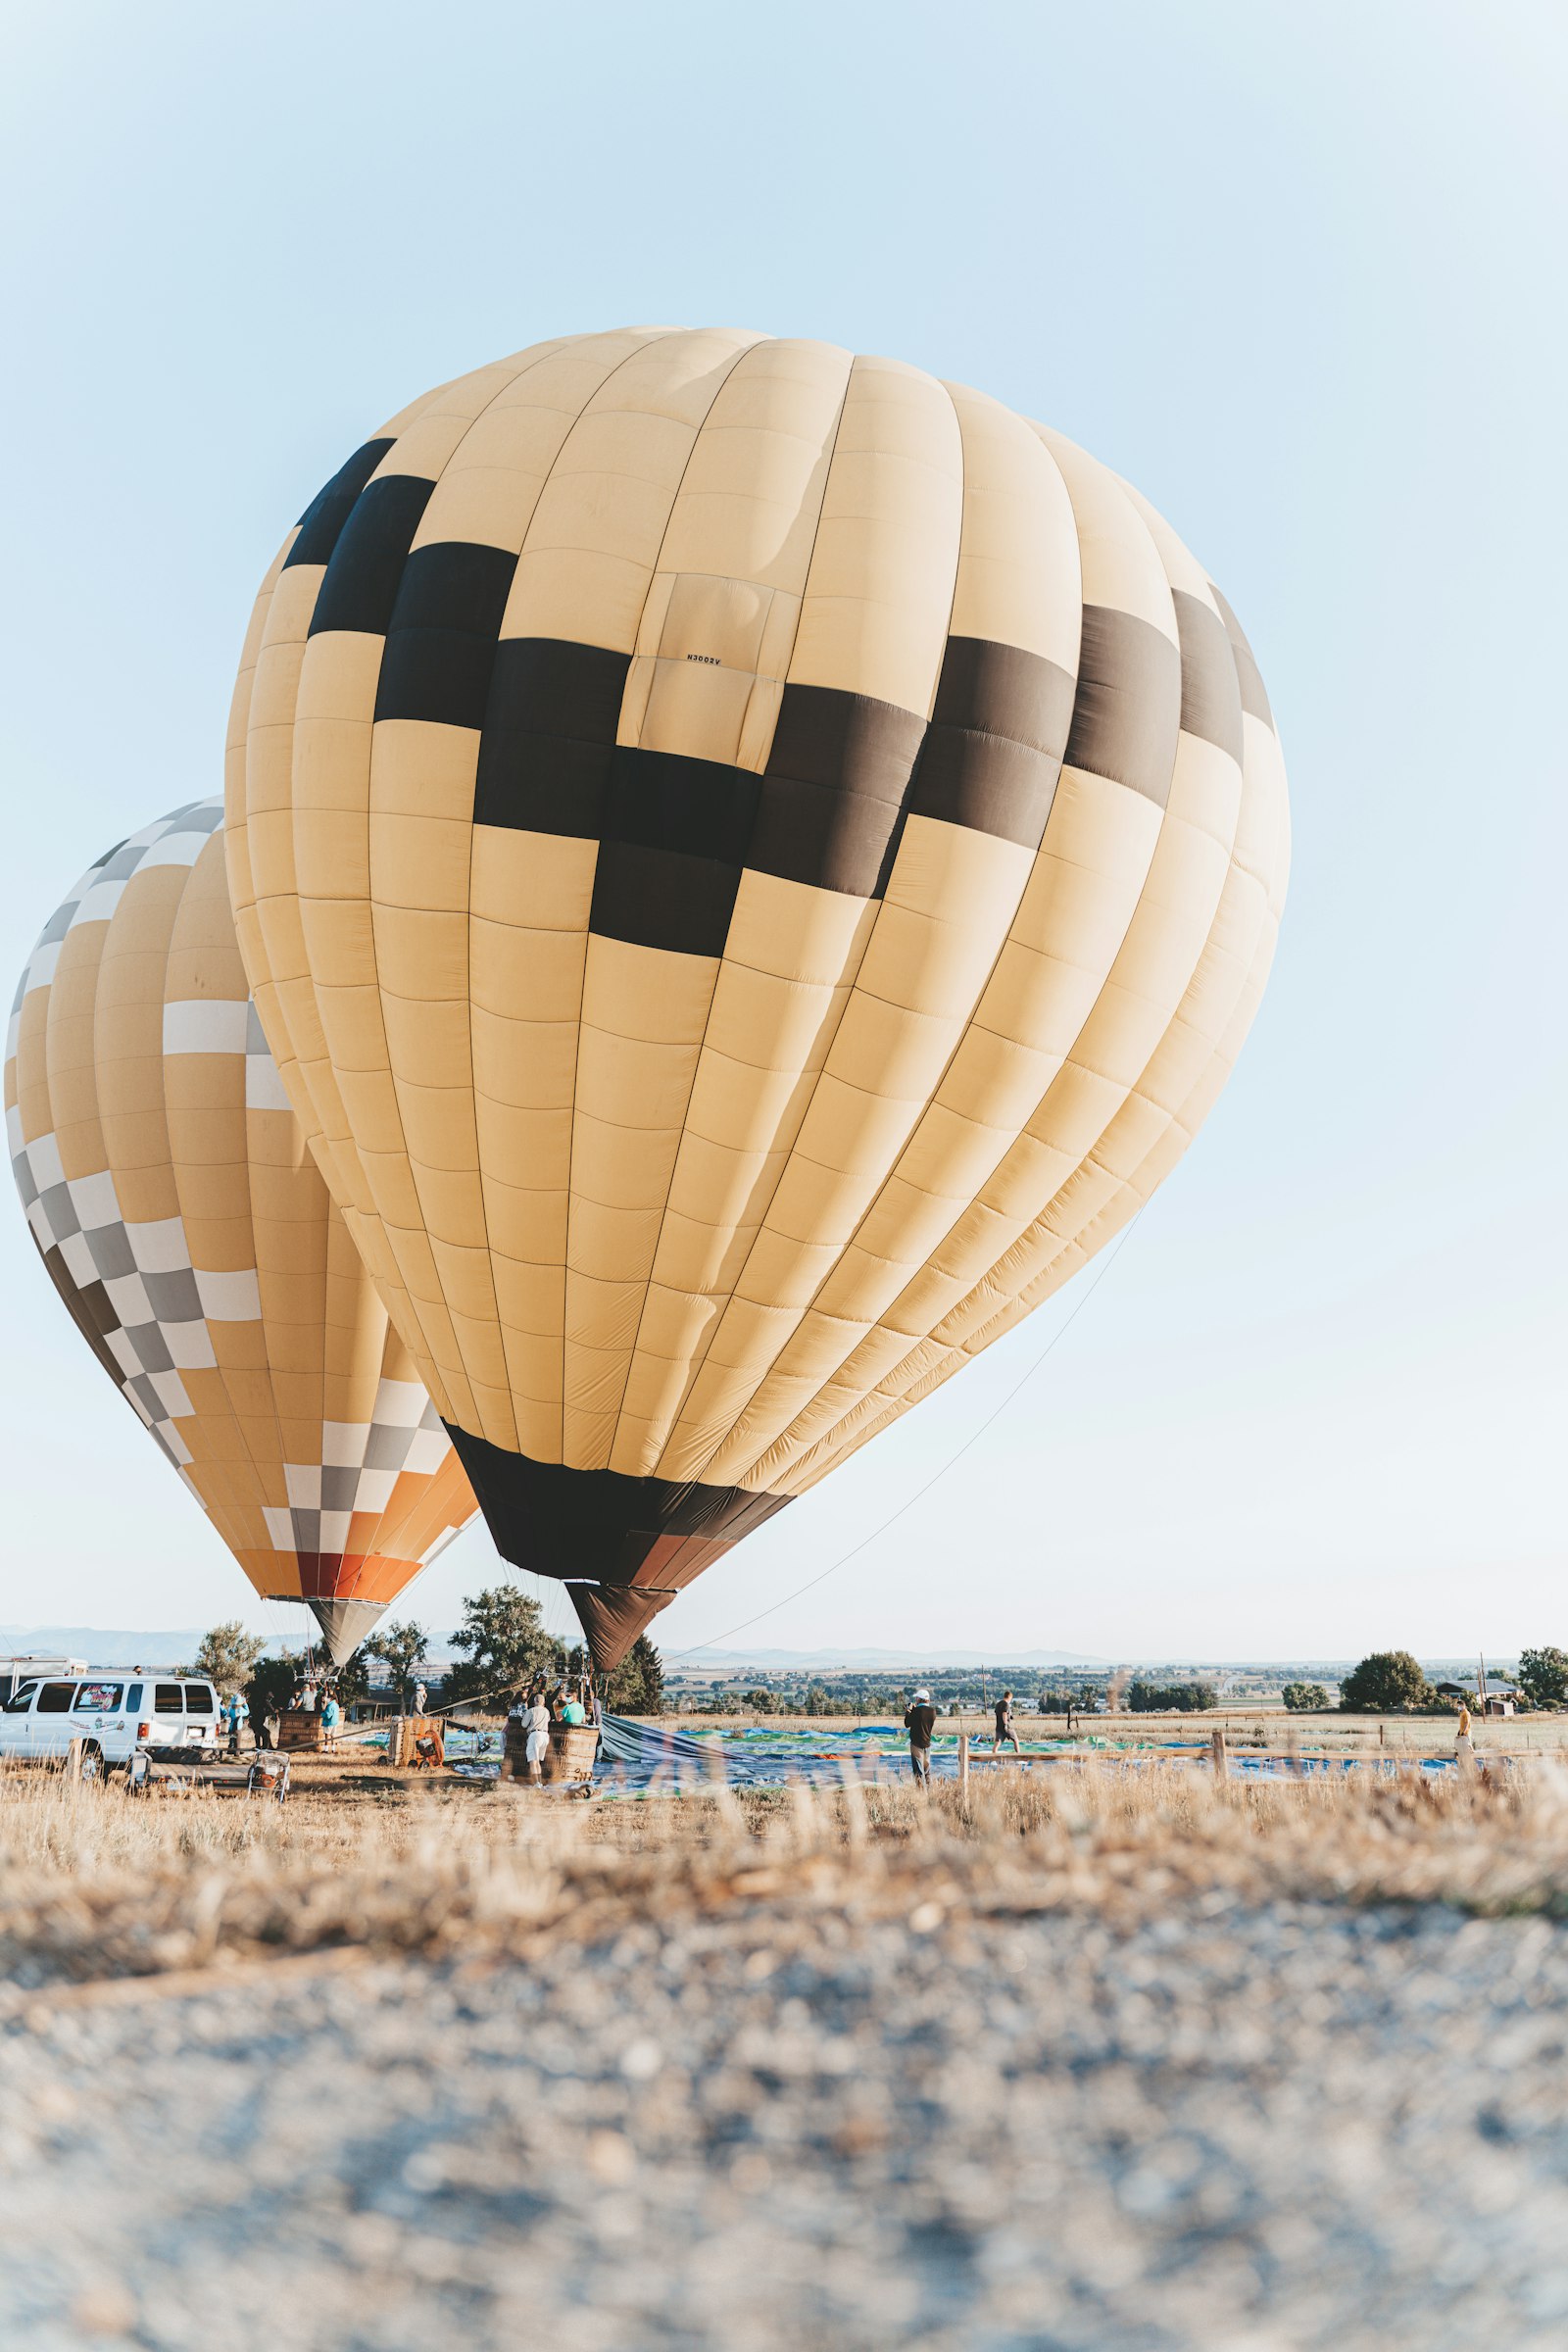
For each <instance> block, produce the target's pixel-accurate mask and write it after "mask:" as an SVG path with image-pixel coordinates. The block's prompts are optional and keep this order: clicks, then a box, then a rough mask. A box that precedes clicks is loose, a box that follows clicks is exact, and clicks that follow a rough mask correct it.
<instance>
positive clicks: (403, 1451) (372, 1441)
mask: <svg viewBox="0 0 1568 2352" xmlns="http://www.w3.org/2000/svg"><path fill="white" fill-rule="evenodd" d="M413 1443H414V1432H413V1430H412V1429H393V1428H391V1427H389V1425H388V1424H387V1423H386V1422H384V1421H373V1422H372V1423H371V1424H370V1436H369V1442H368V1445H367V1446H366V1448H365V1467H366V1469H367V1470H401V1469H402V1467H403V1465H404V1463H405V1462H406V1461H407V1460H408V1458H409V1447H410V1446H412V1445H413Z"/></svg>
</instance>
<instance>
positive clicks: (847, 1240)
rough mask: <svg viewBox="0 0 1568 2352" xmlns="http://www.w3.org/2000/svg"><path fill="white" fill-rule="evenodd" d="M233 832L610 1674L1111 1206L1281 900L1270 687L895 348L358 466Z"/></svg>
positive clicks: (321, 522)
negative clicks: (722, 1561) (661, 1617)
mask: <svg viewBox="0 0 1568 2352" xmlns="http://www.w3.org/2000/svg"><path fill="white" fill-rule="evenodd" d="M227 838H228V849H229V863H230V874H231V879H232V887H233V895H234V904H235V910H236V916H237V920H238V926H239V937H240V945H241V951H242V953H243V955H244V957H245V963H246V968H247V971H248V972H249V975H250V978H251V983H252V986H253V988H254V990H255V994H256V1001H257V1005H258V1008H259V1011H260V1014H261V1019H262V1025H263V1028H264V1029H265V1031H266V1033H267V1035H268V1037H269V1039H270V1043H271V1045H272V1048H273V1051H274V1053H275V1054H276V1055H277V1060H278V1066H279V1069H280V1072H281V1075H282V1080H283V1084H284V1087H285V1089H286V1090H287V1092H288V1095H289V1099H290V1101H291V1102H292V1103H293V1104H294V1106H295V1109H296V1110H297V1111H298V1113H299V1116H300V1118H301V1120H302V1121H303V1122H304V1123H305V1125H306V1127H307V1129H308V1131H309V1133H310V1134H311V1136H312V1137H313V1139H314V1140H315V1141H316V1143H317V1145H318V1148H319V1154H320V1158H321V1164H322V1167H323V1169H324V1170H325V1172H326V1175H327V1181H328V1183H329V1184H330V1185H331V1187H332V1190H333V1193H334V1197H335V1198H336V1200H337V1201H339V1203H340V1205H341V1206H342V1208H343V1210H344V1213H345V1215H346V1216H347V1217H348V1218H349V1220H350V1222H351V1225H352V1226H353V1229H354V1231H355V1233H356V1235H357V1237H358V1238H359V1240H360V1243H361V1246H362V1248H363V1249H364V1250H365V1253H366V1255H367V1258H368V1262H369V1264H370V1265H371V1267H372V1269H373V1271H374V1273H375V1277H376V1280H377V1283H378V1284H379V1286H380V1289H381V1291H382V1295H383V1296H384V1298H385V1299H386V1301H387V1305H388V1308H389V1310H390V1313H391V1315H392V1319H393V1322H394V1324H395V1325H396V1327H397V1329H398V1331H399V1332H400V1334H401V1335H402V1337H403V1339H404V1340H405V1342H406V1343H407V1345H408V1348H409V1350H410V1352H411V1354H412V1356H413V1357H414V1360H415V1362H416V1363H417V1366H418V1368H419V1373H420V1376H421V1378H422V1379H423V1380H424V1381H425V1383H426V1384H427V1386H428V1388H429V1391H430V1394H431V1396H432V1397H434V1399H435V1401H436V1404H437V1407H438V1409H439V1411H440V1414H441V1417H442V1420H443V1421H444V1423H445V1425H446V1428H447V1430H448V1432H449V1433H450V1435H451V1438H452V1442H453V1444H454V1446H456V1447H457V1450H458V1452H459V1454H460V1455H461V1456H462V1459H463V1461H464V1464H465V1466H466V1469H467V1471H468V1474H469V1477H470V1478H471V1480H472V1482H473V1486H474V1490H475V1492H476V1494H477V1495H478V1496H479V1500H480V1503H481V1505H482V1507H483V1509H484V1512H485V1515H486V1518H487V1519H488V1521H489V1524H490V1527H491V1531H492V1533H493V1534H494V1536H495V1538H496V1541H497V1543H498V1544H499V1546H500V1548H501V1550H502V1551H503V1552H504V1553H505V1554H506V1556H507V1557H508V1558H510V1559H512V1560H514V1561H516V1562H517V1563H519V1564H520V1565H522V1566H524V1567H526V1568H529V1569H533V1570H536V1571H538V1572H540V1573H542V1574H544V1575H548V1576H555V1577H560V1578H563V1579H564V1580H565V1581H566V1583H567V1585H568V1587H569V1590H570V1592H571V1593H572V1596H573V1598H574V1600H575V1602H576V1606H577V1610H578V1613H579V1615H580V1617H581V1619H582V1622H583V1625H584V1627H585V1628H586V1630H587V1632H588V1635H589V1638H590V1641H591V1643H592V1647H593V1650H594V1652H595V1655H596V1656H597V1657H598V1659H599V1660H600V1661H601V1663H613V1661H614V1660H615V1659H616V1658H617V1657H618V1656H619V1655H620V1654H621V1653H622V1652H623V1650H624V1648H625V1647H626V1646H627V1644H628V1643H629V1642H630V1641H631V1640H632V1639H633V1638H634V1636H635V1635H636V1633H637V1632H638V1631H639V1629H640V1628H642V1627H643V1626H644V1625H646V1624H647V1622H648V1621H649V1619H650V1618H651V1617H652V1616H653V1614H654V1613H655V1611H657V1610H658V1609H660V1608H662V1606H664V1605H665V1603H666V1602H667V1601H668V1600H669V1598H670V1597H671V1595H672V1594H673V1593H676V1592H677V1591H679V1590H680V1589H681V1588H682V1587H684V1586H686V1585H688V1584H690V1582H691V1581H692V1579H693V1578H694V1577H695V1576H697V1575H699V1574H700V1573H701V1572H702V1571H703V1570H704V1569H705V1568H707V1567H709V1566H711V1564H712V1563H713V1562H714V1561H715V1560H717V1559H718V1558H719V1557H721V1555H722V1554H723V1553H724V1552H725V1551H726V1550H727V1549H728V1548H729V1547H730V1545H732V1544H734V1543H735V1542H736V1541H737V1540H738V1539H739V1538H740V1537H742V1536H744V1535H745V1534H746V1533H747V1532H748V1531H749V1530H751V1529H753V1528H755V1527H757V1526H759V1525H760V1523H761V1522H762V1521H763V1520H765V1519H767V1518H769V1517H770V1516H771V1515H772V1514H773V1513H774V1512H776V1511H777V1510H779V1509H780V1508H781V1507H782V1506H783V1505H784V1504H785V1503H786V1502H788V1501H790V1500H791V1499H792V1498H793V1497H794V1496H796V1495H800V1494H802V1493H803V1492H804V1491H805V1490H806V1489H807V1488H809V1487H810V1486H812V1485H814V1484H815V1482H816V1481H817V1480H818V1479H820V1478H822V1477H824V1476H825V1475H826V1474H827V1472H829V1471H830V1470H832V1469H833V1468H834V1467H835V1466H836V1465H837V1464H838V1463H839V1462H841V1461H843V1460H845V1459H846V1458H847V1457H848V1456H849V1455H850V1454H851V1453H852V1452H854V1451H855V1449H856V1448H857V1447H858V1446H862V1445H864V1444H865V1442H866V1440H867V1439H868V1438H871V1437H873V1436H874V1435H875V1434H876V1432H877V1431H878V1430H880V1429H884V1428H886V1427H887V1426H888V1424H889V1423H890V1422H892V1421H894V1420H896V1419H897V1418H898V1417H899V1415H900V1414H902V1413H904V1412H906V1411H907V1409H908V1407H909V1406H910V1405H911V1404H913V1403H915V1402H917V1401H918V1400H919V1398H921V1397H925V1396H927V1395H929V1393H930V1392H931V1391H932V1390H933V1389H935V1388H937V1387H938V1386H939V1385H940V1384H941V1383H942V1382H943V1381H945V1380H947V1379H949V1378H950V1377H951V1376H952V1374H953V1373H955V1372H956V1371H957V1370H959V1369H960V1368H961V1367H962V1366H963V1365H964V1364H965V1363H966V1362H967V1361H968V1360H969V1358H970V1357H971V1356H973V1355H974V1354H976V1353H977V1352H978V1351H979V1350H980V1349H981V1348H985V1347H986V1346H988V1345H989V1343H990V1342H991V1341H992V1340H994V1339H996V1338H998V1337H999V1336H1000V1335H1001V1334H1002V1333H1003V1332H1005V1331H1006V1330H1008V1329H1009V1328H1010V1327H1011V1326H1012V1325H1013V1324H1014V1323H1016V1322H1017V1320H1018V1319H1019V1318H1020V1317H1021V1316H1022V1315H1024V1314H1027V1313H1028V1311H1029V1310H1030V1308H1032V1307H1034V1306H1037V1305H1038V1304H1039V1303H1040V1302H1041V1300H1042V1299H1047V1298H1049V1297H1050V1296H1051V1295H1052V1293H1053V1292H1054V1291H1055V1290H1056V1289H1057V1288H1058V1287H1059V1285H1060V1284H1061V1283H1063V1282H1064V1281H1066V1279H1067V1278H1068V1276H1069V1275H1071V1274H1072V1273H1073V1272H1074V1271H1075V1270H1076V1269H1077V1268H1078V1267H1079V1266H1080V1265H1082V1264H1083V1263H1084V1261H1085V1259H1086V1258H1088V1257H1089V1256H1091V1255H1092V1254H1093V1252H1094V1251H1095V1250H1098V1249H1100V1248H1101V1247H1102V1245H1103V1243H1104V1242H1105V1241H1106V1240H1107V1239H1108V1238H1109V1237H1110V1236H1111V1235H1113V1234H1114V1233H1115V1232H1116V1231H1117V1230H1118V1228H1119V1227H1120V1226H1122V1225H1123V1224H1124V1223H1125V1221H1126V1220H1127V1219H1128V1217H1130V1216H1131V1214H1132V1213H1133V1212H1134V1210H1135V1209H1136V1208H1137V1207H1138V1206H1139V1204H1140V1203H1141V1202H1142V1201H1145V1200H1146V1199H1147V1198H1148V1196H1149V1194H1150V1193H1151V1191H1152V1188H1153V1187H1154V1186H1155V1185H1156V1184H1157V1183H1158V1182H1159V1180H1160V1178H1161V1177H1162V1176H1163V1175H1165V1173H1166V1172H1167V1171H1168V1170H1169V1168H1170V1167H1171V1166H1172V1165H1173V1164H1174V1162H1175V1161H1176V1159H1177V1158H1178V1157H1179V1155H1180V1153H1181V1152H1182V1151H1183V1149H1184V1148H1185V1146H1186V1144H1187V1142H1188V1141H1189V1139H1190V1137H1191V1136H1192V1134H1193V1133H1194V1131H1195V1129H1196V1128H1197V1126H1198V1124H1199V1122H1200V1120H1201V1118H1202V1117H1203V1115H1204V1113H1205V1112H1206V1111H1207V1109H1208V1107H1209V1104H1210V1103H1212V1101H1213V1100H1214V1097H1215V1096H1216V1094H1217V1093H1218V1090H1219V1088H1220V1085H1221V1083H1222V1082H1223V1079H1224V1077H1225V1074H1226V1072H1227V1071H1228V1069H1229V1068H1230V1065H1231V1062H1232V1060H1233V1059H1234V1057H1235V1054H1236V1053H1237V1050H1238V1048H1239V1046H1240V1045H1241V1042H1242V1039H1243V1037H1244V1036H1245V1034H1246V1032H1247V1028H1248V1025H1249V1023H1250V1019H1251V1016H1252V1012H1253V1010H1254V1007H1255V1005H1256V1004H1257V1001H1258V996H1259V993H1260V991H1261V989H1262V986H1263V981H1264V977H1265V974H1266V972H1267V969H1268V964H1269V959H1270V955H1271V952H1272V948H1273V943H1274V936H1275V929H1276V923H1277V918H1278V914H1279V909H1280V904H1281V898H1282V893H1283V888H1284V880H1285V871H1286V863H1287V815H1286V794H1285V778H1284V771H1283V766H1282V762H1281V759H1280V752H1279V746H1278V743H1277V742H1276V739H1275V732H1274V726H1273V721H1272V719H1271V716H1270V712H1269V706H1268V702H1267V700H1266V698H1265V696H1264V693H1263V688H1262V684H1261V681H1260V679H1259V677H1258V673H1257V668H1256V665H1255V663H1254V662H1253V660H1252V657H1251V654H1250V651H1249V649H1248V646H1247V642H1246V639H1245V638H1244V637H1243V635H1242V633H1241V630H1240V628H1239V627H1238V625H1237V623H1236V620H1235V618H1234V616H1233V615H1232V613H1231V612H1230V608H1229V607H1228V606H1227V605H1226V603H1225V601H1224V599H1223V598H1222V597H1221V596H1220V594H1219V592H1218V591H1217V590H1216V589H1215V588H1214V587H1213V585H1212V584H1211V582H1210V581H1209V580H1208V578H1207V576H1206V575H1205V573H1204V571H1203V570H1202V568H1201V565H1200V564H1197V563H1196V562H1195V561H1194V559H1193V558H1192V557H1191V556H1190V555H1189V554H1188V553H1187V551H1186V549H1185V548H1184V547H1183V546H1182V545H1181V544H1180V543H1179V542H1178V541H1177V539H1176V538H1175V537H1174V535H1173V534H1172V532H1171V531H1170V530H1169V529H1168V527H1167V526H1166V525H1165V524H1164V523H1163V522H1162V521H1161V520H1160V518H1159V516H1158V515H1154V514H1153V513H1152V511H1151V510H1150V509H1149V508H1148V507H1147V506H1146V505H1145V504H1144V502H1143V500H1142V499H1141V498H1139V496H1138V495H1137V493H1136V492H1134V491H1132V490H1131V489H1129V488H1128V487H1127V485H1126V484H1125V483H1123V482H1121V481H1120V480H1118V479H1117V477H1116V476H1115V475H1113V474H1111V473H1109V472H1107V471H1106V470H1105V468H1104V467H1103V466H1099V465H1097V464H1096V463H1095V462H1094V461H1093V460H1092V459H1090V458H1088V457H1086V456H1085V455H1084V454H1083V452H1082V451H1081V450H1078V449H1076V448H1074V447H1073V446H1072V445H1071V444H1070V443H1068V442H1066V441H1064V440H1062V439H1061V438H1060V436H1059V435H1057V434H1055V433H1053V432H1050V431H1048V430H1046V429H1045V428H1044V427H1042V426H1039V425H1035V424H1032V423H1030V422H1029V421H1027V420H1026V419H1025V418H1023V417H1018V416H1014V415H1013V414H1012V413H1010V412H1009V411H1008V410H1006V409H1005V408H1003V407H1002V406H1000V405H999V404H998V403H997V402H996V401H994V400H989V399H987V398H986V397H984V395H982V394H980V393H977V392H972V391H969V390H966V389H965V388H964V387H962V386H960V385H956V384H946V383H942V382H939V381H938V380H937V379H936V378H934V377H932V376H930V375H927V374H925V373H923V372H922V371H921V370H920V369H919V368H909V367H904V366H901V365H899V364H897V363H896V362H893V361H889V360H881V359H865V358H854V357H852V356H851V355H850V354H849V353H848V352H844V351H840V350H837V349H834V348H831V347H829V346H826V345H823V344H818V343H809V342H793V341H773V340H769V339H768V338H766V337H763V336H760V335H756V334H741V333H719V332H689V331H684V330H674V329H660V328H630V329H626V330H624V331H621V332H616V333H611V334H599V335H583V336H577V337H573V338H568V339H566V340H564V341H561V342H554V343H543V344H539V345H536V346H535V347H534V348H533V349H531V350H527V351H523V352H520V353H518V354H516V355H515V356H514V357H513V358H511V359H507V360H502V361H499V362H498V363H497V364H496V365H495V366H493V367H488V368H480V369H478V370H477V371H476V372H474V373H473V374H471V375H466V376H463V377H460V378H458V379H457V380H456V381H454V382H452V383H449V384H446V385H443V386H441V387H440V388H439V389H438V390H436V391H434V392H431V393H429V394H428V395H427V396H426V397H425V398H424V399H422V400H419V401H417V402H416V403H415V404H414V405H413V407H411V408H409V409H406V410H404V411H403V412H402V413H401V415H399V416H397V417H394V418H393V419H392V421H391V422H390V423H389V424H387V425H385V426H383V427H382V428H381V430H380V431H379V432H377V433H376V434H375V435H374V436H373V437H372V438H371V439H370V440H368V441H367V442H366V444H365V445H364V447H363V448H361V449H359V450H358V451H356V452H355V454H354V455H353V456H352V457H351V458H349V459H348V460H347V462H346V463H345V464H344V466H342V467H341V469H340V470H339V471H338V472H337V473H336V474H335V475H334V476H333V478H332V479H331V481H329V482H328V483H327V485H326V487H325V488H324V489H323V490H322V491H321V492H320V494H319V497H318V498H316V499H315V500H314V501H313V503H312V504H311V505H310V506H309V507H308V508H307V510H306V512H305V515H304V516H303V517H302V519H301V521H300V523H299V524H298V526H297V527H296V528H295V529H294V530H293V531H292V532H291V533H290V534H289V536H288V538H287V539H286V540H285V542H284V544H283V547H282V550H281V552H280V554H279V555H278V557H277V559H276V562H275V563H274V564H273V566H272V569H271V570H270V572H269V574H268V576H267V579H266V581H265V582H264V584H263V587H262V591H261V596H260V599H259V601H258V604H257V607H256V612H255V615H254V619H253V622H252V625H251V630H250V634H249V637H248V640H247V643H246V648H245V653H244V658H243V663H242V667H241V671H240V677H239V683H238V688H237V692H236V697H235V703H234V719H233V728H232V736H231V746H230V767H229V780H228V831H227Z"/></svg>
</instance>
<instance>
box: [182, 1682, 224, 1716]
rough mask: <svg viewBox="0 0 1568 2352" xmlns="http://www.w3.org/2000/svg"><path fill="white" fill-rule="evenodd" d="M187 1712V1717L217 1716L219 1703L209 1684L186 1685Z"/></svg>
mask: <svg viewBox="0 0 1568 2352" xmlns="http://www.w3.org/2000/svg"><path fill="white" fill-rule="evenodd" d="M185 1712H186V1714H187V1715H216V1714H217V1713H218V1701H217V1699H216V1698H215V1697H214V1696H213V1692H212V1688H211V1686H210V1685H209V1684H207V1683H187V1684H186V1685H185Z"/></svg>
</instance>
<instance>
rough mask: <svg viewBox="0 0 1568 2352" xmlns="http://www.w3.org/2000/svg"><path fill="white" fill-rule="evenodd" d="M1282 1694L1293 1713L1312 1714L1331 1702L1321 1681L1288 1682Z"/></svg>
mask: <svg viewBox="0 0 1568 2352" xmlns="http://www.w3.org/2000/svg"><path fill="white" fill-rule="evenodd" d="M1280 1696H1281V1698H1283V1699H1284V1701H1285V1704H1286V1706H1287V1707H1288V1708H1289V1710H1290V1712H1291V1713H1292V1714H1293V1715H1311V1714H1314V1713H1316V1711H1317V1710H1318V1708H1320V1707H1326V1706H1327V1705H1328V1703H1329V1694H1328V1692H1327V1691H1325V1690H1324V1688H1323V1686H1322V1684H1321V1683H1287V1684H1286V1686H1285V1688H1284V1690H1283V1691H1281V1692H1280Z"/></svg>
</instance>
